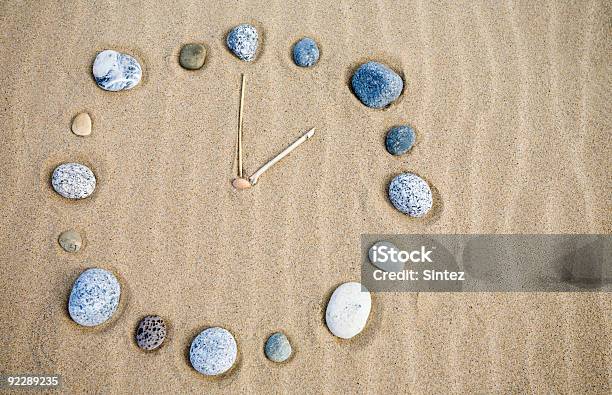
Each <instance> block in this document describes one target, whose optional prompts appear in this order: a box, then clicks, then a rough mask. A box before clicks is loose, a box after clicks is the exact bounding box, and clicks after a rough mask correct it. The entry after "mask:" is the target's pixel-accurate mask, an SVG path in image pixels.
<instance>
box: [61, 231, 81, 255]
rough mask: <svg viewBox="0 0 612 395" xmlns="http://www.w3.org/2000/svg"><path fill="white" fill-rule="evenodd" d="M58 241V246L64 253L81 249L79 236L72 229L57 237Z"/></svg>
mask: <svg viewBox="0 0 612 395" xmlns="http://www.w3.org/2000/svg"><path fill="white" fill-rule="evenodd" d="M58 241H59V244H60V246H62V248H63V249H64V251H66V252H77V251H78V250H80V249H81V245H82V244H83V239H81V235H80V234H79V233H78V232H77V231H76V230H73V229H70V230H67V231H65V232H62V233H61V234H60V235H59V239H58Z"/></svg>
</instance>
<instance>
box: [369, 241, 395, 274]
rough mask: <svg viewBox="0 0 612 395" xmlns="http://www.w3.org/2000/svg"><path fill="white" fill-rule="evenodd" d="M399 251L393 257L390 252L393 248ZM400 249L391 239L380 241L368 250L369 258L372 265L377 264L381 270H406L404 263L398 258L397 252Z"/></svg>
mask: <svg viewBox="0 0 612 395" xmlns="http://www.w3.org/2000/svg"><path fill="white" fill-rule="evenodd" d="M392 249H393V250H395V251H397V252H396V253H395V254H393V257H392V256H391V254H389V252H390V251H391V250H392ZM399 251H400V249H399V248H397V247H396V246H395V244H393V243H391V242H389V241H379V242H377V243H375V244H374V245H373V246H372V247H370V250H369V251H368V258H370V262H371V263H372V265H374V266H376V267H377V268H379V269H380V270H384V271H386V272H401V271H402V270H404V264H403V263H402V262H401V261H400V260H399V259H397V253H398V252H399Z"/></svg>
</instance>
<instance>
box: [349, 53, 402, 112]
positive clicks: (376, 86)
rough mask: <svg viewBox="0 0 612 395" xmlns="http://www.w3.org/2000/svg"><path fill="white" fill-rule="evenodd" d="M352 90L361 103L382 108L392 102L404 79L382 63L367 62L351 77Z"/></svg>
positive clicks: (398, 92) (399, 92)
mask: <svg viewBox="0 0 612 395" xmlns="http://www.w3.org/2000/svg"><path fill="white" fill-rule="evenodd" d="M351 85H352V87H353V92H354V93H355V95H356V96H357V98H358V99H359V100H361V102H362V103H363V104H365V105H366V106H368V107H371V108H379V109H380V108H384V107H387V106H388V105H389V104H391V103H393V102H394V101H395V100H397V98H398V97H399V96H400V94H401V93H402V89H404V81H403V80H402V77H400V76H399V75H398V74H397V73H396V72H395V71H393V70H391V69H390V68H389V67H387V66H385V65H384V64H381V63H377V62H368V63H365V64H362V65H361V66H359V68H358V69H357V71H355V74H353V77H352V78H351Z"/></svg>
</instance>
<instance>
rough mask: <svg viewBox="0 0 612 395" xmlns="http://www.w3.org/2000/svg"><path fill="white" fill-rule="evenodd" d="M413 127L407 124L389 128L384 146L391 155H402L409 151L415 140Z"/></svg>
mask: <svg viewBox="0 0 612 395" xmlns="http://www.w3.org/2000/svg"><path fill="white" fill-rule="evenodd" d="M415 136H416V135H415V133H414V129H412V128H411V127H410V126H408V125H402V126H396V127H394V128H391V130H389V133H387V139H386V141H385V146H386V147H387V151H388V152H389V153H390V154H391V155H396V156H398V155H402V154H405V153H406V152H408V151H410V149H411V148H412V146H413V145H414V141H415Z"/></svg>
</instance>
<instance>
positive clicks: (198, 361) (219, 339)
mask: <svg viewBox="0 0 612 395" xmlns="http://www.w3.org/2000/svg"><path fill="white" fill-rule="evenodd" d="M237 356H238V346H237V344H236V340H235V339H234V336H233V335H232V334H231V333H230V332H229V331H228V330H227V329H224V328H219V327H213V328H208V329H205V330H203V331H202V332H200V334H199V335H198V336H196V337H195V339H193V341H192V342H191V347H190V348H189V361H190V362H191V366H193V368H194V369H195V370H197V371H198V372H200V373H202V374H203V375H205V376H216V375H219V374H223V373H225V372H227V371H228V370H230V369H231V367H232V366H233V365H234V362H236V357H237Z"/></svg>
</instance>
